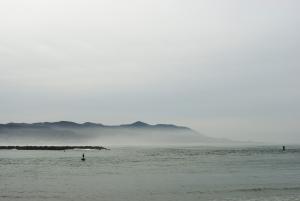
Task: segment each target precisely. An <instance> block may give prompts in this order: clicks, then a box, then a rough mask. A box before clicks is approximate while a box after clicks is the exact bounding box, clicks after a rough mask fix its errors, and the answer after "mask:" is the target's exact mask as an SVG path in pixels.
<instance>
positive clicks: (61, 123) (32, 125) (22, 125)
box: [0, 121, 191, 130]
mask: <svg viewBox="0 0 300 201" xmlns="http://www.w3.org/2000/svg"><path fill="white" fill-rule="evenodd" d="M49 127H66V128H95V127H99V128H105V127H106V128H112V127H114V128H116V127H120V128H123V127H127V128H168V129H188V130H191V129H190V128H188V127H184V126H177V125H173V124H155V125H151V124H147V123H145V122H142V121H136V122H134V123H131V124H121V125H112V126H109V125H104V124H101V123H93V122H85V123H76V122H73V121H57V122H37V123H13V122H11V123H7V124H0V129H1V128H49Z"/></svg>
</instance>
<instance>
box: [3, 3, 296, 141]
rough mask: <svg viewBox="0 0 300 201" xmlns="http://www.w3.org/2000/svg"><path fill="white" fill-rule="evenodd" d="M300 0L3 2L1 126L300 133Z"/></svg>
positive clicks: (235, 135)
mask: <svg viewBox="0 0 300 201" xmlns="http://www.w3.org/2000/svg"><path fill="white" fill-rule="evenodd" d="M299 10H300V1H298V0H284V1H283V0H251V1H243V0H151V1H150V0H149V1H143V0H127V1H123V0H103V1H101V0H97V1H96V0H94V1H93V0H84V1H83V0H27V1H23V0H3V1H1V2H0V113H1V115H0V122H2V123H6V122H10V121H15V122H35V121H56V120H72V121H78V122H83V121H94V122H101V123H105V124H120V123H127V122H132V121H135V120H142V121H146V122H148V123H153V124H154V123H174V124H179V125H186V126H190V127H192V128H194V129H196V130H198V131H200V132H201V133H204V134H206V135H208V136H215V137H228V138H232V139H240V140H264V141H270V142H271V141H272V142H281V141H287V142H296V141H297V140H298V142H299V141H300V123H299V120H300V92H299V91H300V81H299V75H300V66H299V64H300V60H299V59H300V15H299Z"/></svg>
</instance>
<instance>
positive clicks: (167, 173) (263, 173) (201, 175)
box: [0, 146, 300, 201]
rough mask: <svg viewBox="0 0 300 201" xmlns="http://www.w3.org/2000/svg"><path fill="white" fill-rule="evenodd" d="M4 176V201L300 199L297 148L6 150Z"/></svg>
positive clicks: (0, 162) (0, 196) (0, 177)
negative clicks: (83, 157)
mask: <svg viewBox="0 0 300 201" xmlns="http://www.w3.org/2000/svg"><path fill="white" fill-rule="evenodd" d="M83 152H84V153H85V156H86V161H84V162H83V161H81V156H82V153H83ZM0 170H1V171H0V200H1V201H2V200H4V201H5V200H9V201H11V200H78V201H79V200H113V201H118V200H122V201H123V200H128V201H129V200H130V201H140V200H164V201H168V200H170V201H171V200H172V201H174V200H175V201H176V200H300V147H296V146H294V147H288V149H287V150H286V151H285V152H283V151H282V150H281V147H272V146H266V147H247V148H246V147H203V146H202V147H123V148H118V147H116V148H112V149H111V150H110V151H96V150H84V151H83V150H72V151H66V152H64V151H17V150H8V151H4V150H2V151H0Z"/></svg>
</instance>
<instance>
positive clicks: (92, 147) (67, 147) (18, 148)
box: [0, 146, 109, 150]
mask: <svg viewBox="0 0 300 201" xmlns="http://www.w3.org/2000/svg"><path fill="white" fill-rule="evenodd" d="M1 149H2V150H3V149H16V150H68V149H95V150H109V149H108V148H105V147H101V146H0V150H1Z"/></svg>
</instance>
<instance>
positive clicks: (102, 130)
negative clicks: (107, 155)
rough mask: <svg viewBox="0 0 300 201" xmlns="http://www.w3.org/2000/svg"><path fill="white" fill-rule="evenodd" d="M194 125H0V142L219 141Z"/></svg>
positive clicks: (73, 123) (28, 143) (55, 143)
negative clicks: (204, 133) (202, 132)
mask: <svg viewBox="0 0 300 201" xmlns="http://www.w3.org/2000/svg"><path fill="white" fill-rule="evenodd" d="M220 141H224V140H221V139H215V138H211V137H208V136H205V135H202V134H200V133H198V132H196V131H194V130H192V129H191V128H188V127H184V126H177V125H173V124H155V125H151V124H148V123H145V122H142V121H136V122H134V123H130V124H121V125H104V124H101V123H93V122H85V123H76V122H72V121H57V122H37V123H7V124H0V145H21V144H24V145H45V144H46V145H82V144H84V145H107V144H134V145H141V144H154V145H155V144H186V143H203V142H220Z"/></svg>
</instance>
